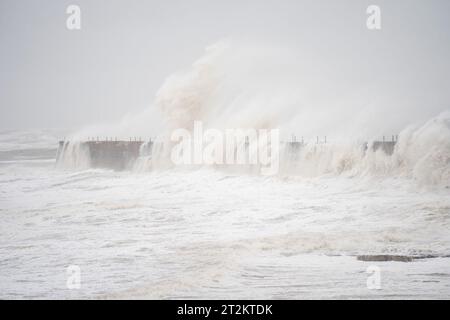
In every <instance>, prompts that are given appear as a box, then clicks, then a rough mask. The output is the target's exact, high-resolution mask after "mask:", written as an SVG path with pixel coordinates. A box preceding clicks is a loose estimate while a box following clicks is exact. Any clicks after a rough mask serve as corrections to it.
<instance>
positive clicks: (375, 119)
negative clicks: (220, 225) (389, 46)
mask: <svg viewBox="0 0 450 320" xmlns="http://www.w3.org/2000/svg"><path fill="white" fill-rule="evenodd" d="M297 60H298V59H297V57H295V56H293V55H292V53H291V52H290V51H289V50H285V49H273V48H272V49H270V50H267V48H261V47H250V46H235V45H232V44H230V43H229V42H226V41H224V42H219V43H217V44H215V45H213V46H210V47H208V48H207V50H206V52H205V54H204V56H203V57H201V58H200V59H199V60H198V61H196V62H195V63H194V64H193V65H192V66H191V67H189V68H188V69H186V70H184V71H182V72H178V73H175V74H173V75H172V76H170V77H168V79H167V80H166V81H165V82H164V84H163V85H162V87H161V88H160V90H159V91H158V92H157V95H156V98H155V102H154V104H152V106H151V107H150V108H149V109H147V110H145V112H144V113H143V114H142V115H136V116H134V117H127V118H126V119H125V120H123V121H122V122H121V123H119V124H115V125H106V126H105V125H102V126H98V127H95V126H94V127H90V128H86V129H84V130H81V131H79V132H77V133H76V134H74V135H73V136H72V139H71V142H68V143H66V145H65V150H67V151H68V152H69V151H70V154H69V153H67V152H66V153H65V154H62V155H61V156H60V160H61V161H59V163H60V166H61V167H82V168H85V167H86V166H88V165H89V161H88V160H86V158H88V156H86V151H85V149H83V148H82V147H80V144H81V142H77V141H81V140H83V137H88V136H91V137H92V136H98V135H100V136H108V135H111V136H117V132H119V133H120V134H123V133H124V132H128V133H129V135H133V134H135V135H136V134H143V135H144V136H145V135H146V134H147V135H148V136H150V135H151V132H153V131H152V130H151V129H150V128H149V127H151V125H149V121H148V122H147V121H146V120H145V119H146V118H148V117H149V115H150V114H151V115H153V117H160V121H159V122H160V124H159V125H158V127H159V128H158V130H159V132H158V138H157V139H156V142H155V139H154V140H153V142H152V143H151V144H148V143H147V144H146V143H143V145H142V147H141V154H140V157H139V158H138V159H137V160H136V161H135V163H134V164H133V165H131V166H129V168H130V169H133V170H135V171H148V170H158V169H168V168H173V164H172V163H171V161H170V150H171V148H172V147H173V145H174V143H173V142H172V141H170V134H171V132H172V131H173V130H174V129H178V128H184V129H187V130H190V131H192V130H193V124H194V122H195V121H201V122H202V123H203V124H204V126H205V127H207V128H215V129H219V130H225V129H227V128H253V129H279V130H280V132H281V133H282V136H281V138H282V140H283V141H289V140H290V138H289V137H290V136H291V135H292V134H294V135H296V136H297V137H300V136H303V137H304V142H305V143H304V144H303V145H302V148H300V149H298V150H295V152H294V153H295V154H293V151H292V150H290V149H289V148H290V147H289V146H290V145H289V144H288V143H283V144H282V145H281V149H280V150H281V151H280V152H281V155H280V157H281V158H280V171H279V174H280V175H296V176H302V177H318V176H323V175H340V176H347V177H355V176H370V177H372V176H376V177H384V176H390V177H392V176H395V177H405V178H410V179H414V180H416V181H417V182H418V183H420V184H427V185H428V184H431V185H441V186H449V185H450V111H444V112H442V113H441V114H439V115H437V116H435V117H433V118H432V119H426V118H425V119H424V118H422V119H417V118H412V117H411V116H410V115H409V114H408V110H407V109H404V108H403V109H398V110H395V109H392V104H389V105H386V106H384V105H383V104H382V103H369V104H367V103H366V102H367V99H366V97H365V95H366V94H367V91H366V90H365V88H364V87H363V86H361V85H360V84H358V83H355V82H351V81H350V82H349V83H347V84H346V85H342V84H339V83H334V82H335V81H336V77H335V76H333V75H330V74H327V72H326V71H323V70H320V71H321V73H320V74H318V73H319V70H312V69H311V68H310V67H308V63H307V62H303V63H298V61H297ZM318 79H319V80H318ZM350 88H351V90H350ZM358 92H360V94H358ZM362 106H364V107H362ZM424 110H426V106H424ZM400 111H401V112H400ZM426 115H427V113H426V112H424V113H423V116H426ZM396 119H397V121H396ZM408 122H409V123H411V124H410V125H408V126H406V127H404V123H408ZM402 126H403V127H402ZM388 131H389V132H388ZM383 134H386V135H391V134H395V135H396V136H398V139H396V143H395V147H394V149H393V152H392V154H387V153H386V152H385V151H383V150H382V149H376V148H373V144H374V142H375V141H376V140H381V136H382V135H383ZM316 135H321V136H323V135H327V137H328V140H327V143H326V144H323V143H316V141H315V140H316V138H315V137H316ZM77 153H80V154H77ZM81 153H82V154H81ZM216 167H218V166H216ZM218 168H219V167H218ZM219 169H224V170H228V169H229V168H219ZM250 171H251V172H253V171H254V170H253V171H252V170H250Z"/></svg>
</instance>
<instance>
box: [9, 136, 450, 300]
mask: <svg viewBox="0 0 450 320" xmlns="http://www.w3.org/2000/svg"><path fill="white" fill-rule="evenodd" d="M49 136H50V137H51V138H49ZM43 137H47V138H46V139H47V140H45V139H44V138H43ZM0 141H1V145H0V150H2V153H1V154H0V156H1V159H0V298H250V299H252V298H282V299H283V298H295V299H298V298H400V297H403V298H450V269H449V268H450V259H449V258H447V256H449V255H450V232H449V231H450V189H449V188H448V187H447V185H446V183H445V182H446V181H445V179H446V176H442V175H441V176H440V177H443V178H441V180H440V183H438V184H435V183H422V181H423V180H420V179H419V178H418V177H417V176H415V175H414V172H413V173H412V174H411V172H410V170H406V169H405V167H404V166H400V167H399V168H400V169H401V170H400V171H398V168H397V169H395V170H394V171H393V167H392V165H393V164H392V163H391V164H387V165H386V166H383V167H382V170H380V171H379V172H381V173H383V174H381V173H380V174H373V172H374V171H373V170H375V169H374V167H373V163H372V165H370V166H368V167H364V168H366V169H367V168H371V170H356V169H354V168H360V167H358V166H356V167H353V169H350V170H348V171H345V172H344V173H339V172H337V173H336V172H333V171H331V172H330V170H326V171H325V172H322V173H321V174H318V175H315V176H313V177H305V176H302V175H298V174H297V175H294V174H292V175H287V174H284V175H278V176H273V177H263V176H258V175H252V174H242V173H240V174H232V173H229V172H226V171H224V170H217V169H213V168H198V169H194V170H187V169H177V168H172V169H169V170H154V171H142V170H141V171H139V172H132V171H125V172H114V171H108V170H99V169H98V170H97V169H96V170H94V169H78V170H74V169H72V170H69V169H57V168H55V155H56V149H55V148H56V145H57V143H56V142H57V139H56V137H55V136H52V134H50V133H43V132H34V133H32V132H29V133H27V134H24V133H20V132H8V133H2V134H1V135H0ZM43 141H47V142H48V143H44V142H43ZM408 150H413V149H411V148H409V149H408ZM408 154H409V153H408ZM434 154H436V153H434ZM373 156H376V155H373ZM378 157H380V156H378ZM411 157H412V156H411ZM411 157H410V158H408V159H411ZM382 159H384V158H382ZM401 159H404V158H401ZM397 160H398V159H397ZM438 160H439V159H438ZM364 161H369V160H368V159H364ZM380 161H381V160H380ZM389 161H391V160H389ZM327 163H328V162H327ZM329 163H334V162H333V161H331V162H329ZM374 163H375V164H378V165H380V163H381V162H374ZM383 163H385V160H383ZM395 163H397V162H395ZM439 163H440V162H438V164H439ZM415 165H416V164H414V166H413V167H414V168H416V167H415ZM430 166H431V164H430V163H428V167H430ZM428 167H427V168H428ZM431 167H432V168H434V169H435V170H434V171H433V172H436V170H437V169H436V168H438V169H439V168H441V169H442V167H439V166H437V167H436V166H431ZM377 168H379V166H378V167H377ZM386 168H390V170H391V171H389V170H387V169H386ZM443 169H444V170H441V171H439V172H441V173H442V172H446V171H445V169H448V167H444V168H443ZM355 170H356V171H355ZM417 170H418V169H416V171H417ZM346 172H347V174H346ZM348 172H350V173H352V174H348ZM395 172H397V174H394V173H395ZM416 173H417V172H416ZM433 181H434V180H433ZM425 182H429V181H425ZM368 254H395V255H408V256H417V257H426V256H434V257H435V258H425V259H418V260H414V261H413V262H408V263H403V262H362V261H358V260H357V259H356V256H357V255H368ZM69 265H77V266H79V267H80V268H81V288H80V289H73V290H70V289H68V288H67V286H66V282H67V276H68V275H67V273H66V268H67V267H68V266H69ZM372 265H376V266H378V267H379V268H380V270H381V289H380V290H369V289H368V288H367V285H366V281H367V278H368V277H369V276H370V274H368V273H366V270H367V267H369V266H372Z"/></svg>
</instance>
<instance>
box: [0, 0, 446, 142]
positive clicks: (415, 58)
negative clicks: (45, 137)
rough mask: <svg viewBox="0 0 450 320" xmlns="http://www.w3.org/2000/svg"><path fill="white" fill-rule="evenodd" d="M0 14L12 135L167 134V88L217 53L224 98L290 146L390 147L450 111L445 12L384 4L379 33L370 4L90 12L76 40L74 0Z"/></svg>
mask: <svg viewBox="0 0 450 320" xmlns="http://www.w3.org/2000/svg"><path fill="white" fill-rule="evenodd" d="M0 3H1V4H0V6H1V10H0V17H1V18H0V21H1V22H0V23H1V27H0V43H1V47H2V56H1V59H0V68H1V70H2V72H1V73H0V105H1V108H2V109H1V115H2V116H1V117H0V126H1V129H2V130H8V129H19V130H28V129H50V128H55V129H63V130H65V131H67V132H68V133H69V134H73V133H77V132H82V133H83V134H84V133H86V134H89V133H92V134H98V135H101V136H106V135H112V136H121V135H124V136H133V135H147V136H151V135H155V134H158V133H160V131H161V129H162V128H163V127H164V126H165V124H166V121H167V117H166V115H165V114H164V111H163V110H162V109H161V94H164V93H162V92H164V90H165V89H164V88H167V83H168V82H170V81H174V80H173V79H174V77H181V76H180V75H181V74H189V72H192V68H194V69H195V68H196V67H195V66H194V67H192V65H193V63H194V62H195V61H198V60H199V59H201V57H202V56H203V57H204V56H205V50H207V49H206V48H211V47H214V46H216V45H217V44H218V43H222V44H223V43H226V47H227V49H226V53H222V54H221V55H222V56H221V57H220V58H218V59H219V60H220V61H219V60H217V61H215V62H214V68H215V72H219V73H220V75H218V77H220V79H215V80H216V81H217V83H216V85H218V86H219V87H220V88H219V89H217V90H216V93H217V94H219V95H221V96H222V97H223V98H224V99H225V100H226V101H227V103H229V104H230V105H231V104H232V105H233V107H231V108H236V110H240V109H239V108H241V106H242V105H246V106H247V107H245V108H244V109H245V110H247V112H248V113H247V114H252V112H250V111H248V110H250V109H251V108H254V109H258V108H259V109H260V110H264V112H262V114H261V115H260V117H262V118H261V119H260V120H259V121H260V122H261V123H263V122H264V121H265V119H264V118H269V117H270V118H271V119H274V118H276V119H277V125H280V124H283V125H284V127H285V129H286V134H291V133H295V134H298V135H305V136H308V135H311V136H313V135H335V136H336V138H337V136H338V135H344V136H356V135H358V136H362V137H366V136H373V135H383V134H386V135H390V134H396V133H398V132H399V131H400V130H402V129H403V128H404V127H405V126H407V125H409V124H411V123H417V122H425V121H426V120H428V119H429V118H431V117H433V116H436V115H438V114H439V113H441V112H442V111H445V110H448V109H449V106H448V101H449V95H450V93H449V90H448V83H450V72H449V71H450V70H449V63H448V59H447V57H448V56H449V55H450V45H449V43H450V41H448V40H449V32H450V31H449V30H450V22H449V21H448V19H447V17H446V15H445V12H448V10H445V8H448V9H450V8H449V6H450V5H449V4H448V2H446V1H396V2H395V3H394V2H392V1H378V3H377V5H379V6H380V8H381V9H382V29H381V30H379V31H371V30H368V29H367V28H366V19H367V14H366V8H367V6H368V5H369V4H370V3H369V2H366V1H345V2H340V3H336V1H282V2H279V1H264V3H261V2H259V1H227V2H221V3H214V4H212V3H210V2H209V1H190V2H189V3H186V2H183V1H164V2H155V1H134V2H132V3H128V2H125V1H95V2H92V1H79V2H77V5H79V7H80V8H81V14H82V18H81V19H82V20H81V21H82V24H81V30H75V31H70V30H67V28H66V25H65V22H66V18H67V14H66V12H65V9H66V7H67V6H68V5H69V4H71V3H70V2H69V1H59V2H57V3H56V2H54V1H40V2H39V3H35V2H32V1H23V0H19V1H10V0H2V1H1V2H0ZM224 50H225V49H224ZM206 55H207V54H206ZM194 72H195V71H194ZM204 89H208V87H205V88H204ZM215 99H216V101H217V99H218V98H217V97H216V98H215ZM224 103H225V102H223V101H222V102H221V107H220V108H219V107H218V106H212V107H211V109H212V110H216V111H217V109H221V110H222V113H223V112H224V111H223V108H225V109H227V107H224V106H223V105H224ZM230 105H228V108H230ZM249 105H252V107H249ZM249 108H250V109H249ZM228 110H229V111H230V112H231V110H232V109H228ZM210 112H212V111H210ZM242 116H243V117H244V118H245V117H246V115H245V111H243V114H242ZM133 119H135V120H133ZM222 119H223V115H222ZM286 119H289V120H290V121H285V120H286ZM219 120H220V119H219V118H217V119H216V123H214V125H219V124H218V123H219V122H220V121H219ZM235 120H236V119H234V120H232V119H228V120H227V121H231V122H233V121H235ZM224 121H225V120H224ZM239 121H244V120H242V119H241V120H239ZM288 122H289V123H288ZM225 123H226V122H223V123H221V124H220V125H225Z"/></svg>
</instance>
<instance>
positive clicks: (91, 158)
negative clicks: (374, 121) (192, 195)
mask: <svg viewBox="0 0 450 320" xmlns="http://www.w3.org/2000/svg"><path fill="white" fill-rule="evenodd" d="M396 143H397V138H396V136H392V140H389V141H386V139H384V138H383V140H380V141H373V142H372V143H370V144H369V143H363V144H362V148H361V149H362V152H367V150H368V149H369V148H370V149H371V150H372V151H379V150H381V151H383V152H384V153H385V154H387V155H392V154H393V152H394V148H395V145H396ZM153 144H154V141H152V140H149V141H142V140H140V139H130V140H128V141H127V140H113V139H105V140H88V141H82V142H79V143H78V146H79V148H80V149H81V150H83V152H84V154H85V157H86V158H87V159H86V160H87V162H88V163H89V167H91V168H106V169H113V170H118V171H120V170H126V169H128V168H130V167H131V166H132V165H133V164H134V162H135V161H136V159H137V158H139V157H140V156H143V154H141V152H142V150H143V149H145V150H144V153H145V156H151V153H152V146H153ZM315 144H316V145H326V144H327V139H326V137H324V138H322V139H319V137H317V141H316V143H315ZM70 145H71V142H70V141H59V147H58V151H57V156H56V161H57V163H59V162H60V161H62V159H63V158H64V157H67V156H69V157H70V155H68V153H69V149H70ZM281 145H283V146H284V150H285V152H287V153H288V157H289V159H290V160H291V161H295V160H296V159H298V155H299V154H300V151H301V150H302V149H303V148H304V147H305V146H306V145H307V143H305V142H304V141H303V139H301V140H300V141H298V140H297V138H296V137H295V136H293V137H292V140H291V141H288V142H281ZM143 146H145V148H142V147H143ZM248 147H249V142H248V140H246V142H245V148H246V149H248Z"/></svg>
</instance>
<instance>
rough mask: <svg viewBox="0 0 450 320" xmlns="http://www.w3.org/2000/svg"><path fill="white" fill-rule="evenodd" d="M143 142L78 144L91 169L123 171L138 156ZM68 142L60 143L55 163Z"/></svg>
mask: <svg viewBox="0 0 450 320" xmlns="http://www.w3.org/2000/svg"><path fill="white" fill-rule="evenodd" d="M143 143H144V141H138V140H135V141H131V140H130V141H112V140H104V141H94V140H90V141H84V142H80V146H81V148H82V149H83V150H84V151H85V153H86V155H87V157H88V160H89V165H90V167H92V168H107V169H113V170H125V169H127V168H128V167H129V166H130V165H132V164H133V163H134V161H135V160H136V159H137V158H138V157H139V155H140V148H141V145H142V144H143ZM69 144H70V142H68V141H60V142H59V147H58V152H57V156H56V161H57V162H58V161H60V159H61V158H62V157H63V155H64V153H65V152H67V150H68V147H69Z"/></svg>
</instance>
